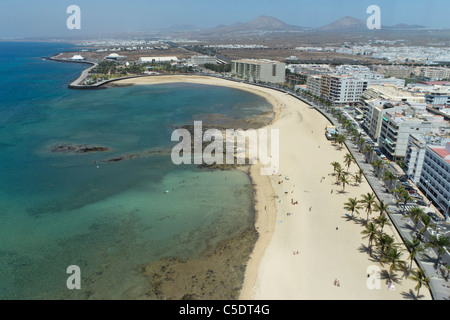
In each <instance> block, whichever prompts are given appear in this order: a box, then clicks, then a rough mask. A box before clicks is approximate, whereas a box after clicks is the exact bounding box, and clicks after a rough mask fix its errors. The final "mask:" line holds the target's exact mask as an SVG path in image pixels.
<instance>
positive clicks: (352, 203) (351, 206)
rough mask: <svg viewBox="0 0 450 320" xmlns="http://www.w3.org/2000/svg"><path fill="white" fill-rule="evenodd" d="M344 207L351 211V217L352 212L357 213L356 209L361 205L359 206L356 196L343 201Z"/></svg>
mask: <svg viewBox="0 0 450 320" xmlns="http://www.w3.org/2000/svg"><path fill="white" fill-rule="evenodd" d="M344 209H345V210H347V211H351V213H352V218H353V214H354V213H355V212H356V213H358V214H359V211H358V210H359V209H361V207H360V206H359V201H358V200H357V199H356V198H349V199H348V201H347V202H346V203H344Z"/></svg>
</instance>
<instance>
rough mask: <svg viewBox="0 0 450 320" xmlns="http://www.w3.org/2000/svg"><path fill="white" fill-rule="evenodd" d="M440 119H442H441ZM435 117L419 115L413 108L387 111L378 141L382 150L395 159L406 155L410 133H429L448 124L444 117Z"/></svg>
mask: <svg viewBox="0 0 450 320" xmlns="http://www.w3.org/2000/svg"><path fill="white" fill-rule="evenodd" d="M439 120H440V121H439ZM439 120H438V119H434V116H433V115H430V114H426V115H418V114H417V113H416V112H415V111H414V110H412V109H411V108H409V109H405V110H403V111H402V112H401V113H400V112H386V113H385V114H384V116H383V117H382V124H381V130H380V137H379V139H378V142H379V144H380V147H381V148H382V151H383V152H384V153H385V154H386V155H388V156H390V157H391V158H392V159H394V160H399V159H403V158H404V157H405V155H406V150H407V146H408V140H409V135H410V134H418V133H423V134H427V133H430V132H431V131H432V129H433V128H439V127H441V126H448V124H447V123H446V122H445V121H443V117H439Z"/></svg>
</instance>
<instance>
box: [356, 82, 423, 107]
mask: <svg viewBox="0 0 450 320" xmlns="http://www.w3.org/2000/svg"><path fill="white" fill-rule="evenodd" d="M362 98H363V100H364V101H366V102H368V101H370V100H374V99H382V100H388V101H398V102H402V101H403V102H411V103H425V95H424V94H423V93H418V92H409V91H407V90H404V89H403V88H400V87H398V86H395V85H392V84H383V85H372V86H370V87H368V88H367V90H366V91H365V92H364V94H363V97H362Z"/></svg>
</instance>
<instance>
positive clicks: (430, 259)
mask: <svg viewBox="0 0 450 320" xmlns="http://www.w3.org/2000/svg"><path fill="white" fill-rule="evenodd" d="M421 256H422V259H423V260H424V262H432V263H434V266H435V269H437V268H436V266H437V265H438V259H437V257H436V258H434V257H432V256H430V255H429V254H428V253H424V254H422V255H421Z"/></svg>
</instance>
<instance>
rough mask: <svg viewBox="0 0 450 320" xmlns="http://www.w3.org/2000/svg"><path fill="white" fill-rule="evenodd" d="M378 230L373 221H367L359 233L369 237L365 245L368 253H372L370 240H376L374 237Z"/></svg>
mask: <svg viewBox="0 0 450 320" xmlns="http://www.w3.org/2000/svg"><path fill="white" fill-rule="evenodd" d="M378 233H379V232H378V230H377V227H376V226H375V224H374V223H372V222H369V223H368V224H366V226H365V229H364V230H363V231H361V234H363V235H364V237H363V238H369V244H368V245H367V246H368V248H369V253H370V255H372V242H373V241H374V240H376V237H377V236H378Z"/></svg>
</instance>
